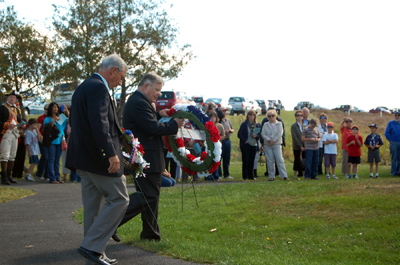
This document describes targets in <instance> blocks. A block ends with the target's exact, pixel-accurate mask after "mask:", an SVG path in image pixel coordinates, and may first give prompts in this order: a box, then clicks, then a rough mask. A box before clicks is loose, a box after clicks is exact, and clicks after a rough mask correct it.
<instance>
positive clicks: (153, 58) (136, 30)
mask: <svg viewBox="0 0 400 265" xmlns="http://www.w3.org/2000/svg"><path fill="white" fill-rule="evenodd" d="M163 4H164V1H157V0H149V1H131V0H111V1H110V2H109V8H110V9H109V10H110V11H109V13H110V19H109V22H110V26H109V32H108V34H109V35H108V38H109V39H110V40H111V41H110V42H108V44H109V48H108V50H109V52H115V53H117V54H120V56H121V57H122V58H123V59H124V60H125V62H126V63H127V64H128V66H129V71H128V72H127V75H126V78H125V81H124V82H123V84H122V88H121V99H120V104H121V105H120V109H119V115H122V110H123V108H124V105H125V97H126V92H127V90H128V89H129V90H132V88H133V87H134V86H136V85H137V84H138V83H139V81H140V80H141V79H142V77H143V76H144V75H145V74H146V73H147V72H149V71H154V72H156V73H158V74H159V75H160V76H162V77H163V78H164V79H166V80H169V79H173V78H176V77H177V76H178V75H179V73H180V72H181V71H182V70H183V68H184V67H185V66H186V65H187V63H188V62H189V61H190V60H191V59H192V58H193V53H192V51H191V50H190V45H188V44H186V45H183V46H182V47H178V43H177V41H176V37H177V34H178V29H177V27H176V26H175V25H174V24H172V22H171V21H172V19H171V18H170V17H169V16H168V13H167V12H166V10H165V9H163Z"/></svg>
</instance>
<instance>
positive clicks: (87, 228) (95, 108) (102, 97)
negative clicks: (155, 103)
mask: <svg viewBox="0 0 400 265" xmlns="http://www.w3.org/2000/svg"><path fill="white" fill-rule="evenodd" d="M126 70H127V66H126V63H125V62H124V61H123V60H122V59H121V58H120V57H119V56H118V55H116V54H113V55H110V56H107V57H106V58H104V60H103V61H102V63H101V65H100V69H99V72H98V73H95V74H93V75H92V76H91V77H90V78H88V79H86V80H85V81H84V82H83V83H82V84H81V85H80V86H79V87H78V88H77V89H76V90H75V93H74V95H73V97H72V111H71V117H70V125H71V134H70V138H69V146H68V154H67V162H66V167H67V168H70V169H76V171H77V173H78V174H79V176H80V177H81V178H82V201H83V207H84V239H83V241H82V244H81V247H80V248H79V249H78V252H79V253H80V254H81V255H82V256H84V257H85V258H87V259H88V260H90V261H92V262H95V263H96V264H104V265H107V264H113V263H116V262H117V261H116V260H115V259H109V258H108V257H107V256H106V255H105V248H106V246H107V241H108V240H109V239H110V237H111V235H112V234H113V232H114V231H115V230H116V229H117V227H118V224H119V223H120V221H121V219H122V217H123V216H124V214H125V212H126V208H127V206H128V203H129V197H128V190H127V188H126V179H125V176H124V175H123V157H122V152H121V145H122V143H121V137H120V136H121V129H120V126H119V124H118V119H117V115H116V111H115V106H114V104H113V101H112V100H111V97H110V94H109V90H110V89H113V88H115V87H117V86H118V85H121V82H122V79H123V78H124V77H125V74H126ZM103 199H104V200H105V202H106V203H105V204H103V203H102V200H103Z"/></svg>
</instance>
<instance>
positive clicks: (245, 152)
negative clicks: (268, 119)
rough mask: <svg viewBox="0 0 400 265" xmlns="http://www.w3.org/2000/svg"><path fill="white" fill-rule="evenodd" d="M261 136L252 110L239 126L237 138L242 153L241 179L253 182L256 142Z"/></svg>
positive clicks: (259, 126) (259, 127)
mask: <svg viewBox="0 0 400 265" xmlns="http://www.w3.org/2000/svg"><path fill="white" fill-rule="evenodd" d="M260 136H261V125H260V124H259V123H257V116H256V112H255V111H254V110H250V111H249V112H248V113H247V116H246V120H245V121H244V122H243V123H242V124H241V125H240V129H239V131H238V137H239V140H240V151H241V152H242V177H243V179H251V180H254V179H255V178H254V176H253V165H254V158H255V156H256V152H257V141H258V140H259V139H260Z"/></svg>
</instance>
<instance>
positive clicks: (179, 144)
mask: <svg viewBox="0 0 400 265" xmlns="http://www.w3.org/2000/svg"><path fill="white" fill-rule="evenodd" d="M175 142H176V145H177V146H178V148H180V147H184V146H185V143H184V142H183V139H182V138H178V139H176V140H175Z"/></svg>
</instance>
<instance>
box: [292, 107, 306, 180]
mask: <svg viewBox="0 0 400 265" xmlns="http://www.w3.org/2000/svg"><path fill="white" fill-rule="evenodd" d="M294 116H295V117H296V122H295V123H293V124H292V127H291V132H292V145H293V155H294V163H293V171H294V177H295V178H296V177H302V176H303V171H304V167H303V163H302V160H303V159H304V158H305V150H306V149H305V148H304V142H303V141H302V140H301V135H302V133H303V112H302V111H301V110H298V111H296V113H295V114H294ZM304 162H305V161H304Z"/></svg>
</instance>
